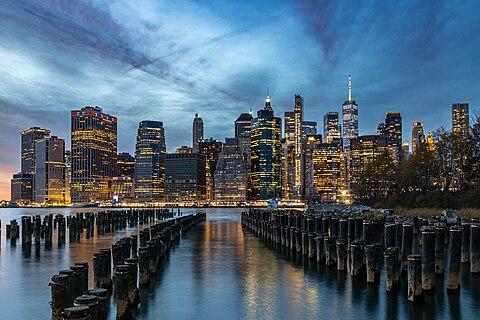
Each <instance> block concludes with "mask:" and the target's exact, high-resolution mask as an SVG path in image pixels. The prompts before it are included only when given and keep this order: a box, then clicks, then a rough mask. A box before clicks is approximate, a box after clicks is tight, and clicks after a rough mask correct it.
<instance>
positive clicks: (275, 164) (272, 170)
mask: <svg viewBox="0 0 480 320" xmlns="http://www.w3.org/2000/svg"><path fill="white" fill-rule="evenodd" d="M281 136H282V119H281V118H278V117H275V116H274V113H273V109H272V107H271V104H270V97H269V96H268V95H267V99H266V102H265V108H264V109H261V110H259V111H258V113H257V117H256V118H255V119H253V120H252V129H251V139H252V142H251V163H252V197H253V198H254V199H262V200H264V199H271V198H275V197H279V196H280V195H281V190H280V189H281V176H280V175H281V168H280V167H281V162H280V159H281V148H282V146H281Z"/></svg>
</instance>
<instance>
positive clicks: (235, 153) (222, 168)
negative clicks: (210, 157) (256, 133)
mask: <svg viewBox="0 0 480 320" xmlns="http://www.w3.org/2000/svg"><path fill="white" fill-rule="evenodd" d="M246 199H247V171H246V166H245V162H244V158H243V153H242V151H241V150H240V148H239V143H238V139H236V138H233V139H228V138H227V139H225V144H224V145H223V150H222V152H221V153H220V157H219V159H218V162H217V166H216V170H215V200H220V201H245V200H246Z"/></svg>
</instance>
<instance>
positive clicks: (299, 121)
mask: <svg viewBox="0 0 480 320" xmlns="http://www.w3.org/2000/svg"><path fill="white" fill-rule="evenodd" d="M294 110H295V143H294V154H295V156H294V158H295V161H294V166H295V169H294V180H293V181H294V184H293V198H294V199H303V195H304V166H305V163H304V154H303V97H302V96H300V95H297V94H296V95H295V106H294Z"/></svg>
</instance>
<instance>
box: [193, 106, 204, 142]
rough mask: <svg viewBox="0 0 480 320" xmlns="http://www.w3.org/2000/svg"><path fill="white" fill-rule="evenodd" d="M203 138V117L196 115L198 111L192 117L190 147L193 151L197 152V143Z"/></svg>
mask: <svg viewBox="0 0 480 320" xmlns="http://www.w3.org/2000/svg"><path fill="white" fill-rule="evenodd" d="M202 140H203V119H202V118H199V117H198V113H195V118H194V119H193V131H192V148H193V152H199V149H198V143H199V142H200V141H202Z"/></svg>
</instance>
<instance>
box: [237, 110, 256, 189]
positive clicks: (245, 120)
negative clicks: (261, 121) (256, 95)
mask: <svg viewBox="0 0 480 320" xmlns="http://www.w3.org/2000/svg"><path fill="white" fill-rule="evenodd" d="M252 119H253V116H252V109H251V108H250V111H249V112H248V113H242V114H241V115H240V116H239V117H238V118H237V120H235V138H236V139H238V147H239V149H240V151H241V152H242V153H243V160H244V162H245V168H246V171H247V197H249V195H250V193H251V182H250V181H251V180H250V176H251V175H250V174H251V160H250V144H251V139H250V130H251V129H252Z"/></svg>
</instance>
